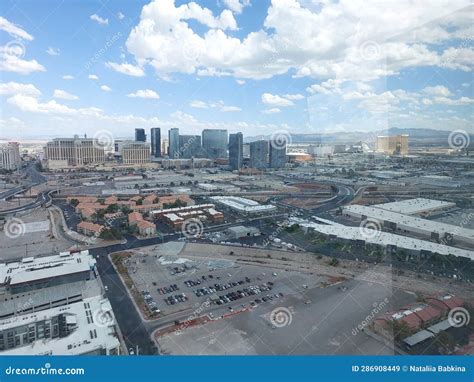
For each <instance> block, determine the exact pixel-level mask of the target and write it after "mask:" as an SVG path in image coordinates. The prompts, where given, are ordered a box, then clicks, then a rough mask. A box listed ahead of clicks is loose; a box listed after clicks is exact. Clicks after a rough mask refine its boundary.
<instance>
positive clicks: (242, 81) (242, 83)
mask: <svg viewBox="0 0 474 382" xmlns="http://www.w3.org/2000/svg"><path fill="white" fill-rule="evenodd" d="M235 82H237V83H238V84H239V85H245V83H246V82H245V81H244V80H235Z"/></svg>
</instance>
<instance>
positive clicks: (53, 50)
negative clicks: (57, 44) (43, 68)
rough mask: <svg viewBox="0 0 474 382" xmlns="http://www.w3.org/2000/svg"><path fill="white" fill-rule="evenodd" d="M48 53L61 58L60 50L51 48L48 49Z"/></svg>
mask: <svg viewBox="0 0 474 382" xmlns="http://www.w3.org/2000/svg"><path fill="white" fill-rule="evenodd" d="M46 53H47V54H49V55H50V56H59V53H60V50H59V49H55V48H53V47H51V46H50V47H48V49H46Z"/></svg>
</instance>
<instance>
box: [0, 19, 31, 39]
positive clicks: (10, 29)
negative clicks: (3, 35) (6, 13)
mask: <svg viewBox="0 0 474 382" xmlns="http://www.w3.org/2000/svg"><path fill="white" fill-rule="evenodd" d="M0 30H3V31H5V32H7V33H8V34H9V35H10V36H12V37H15V38H21V39H23V40H27V41H33V36H32V35H30V34H29V33H28V32H26V31H25V30H24V29H22V28H21V27H19V26H18V25H15V24H13V23H12V22H10V21H8V20H7V19H6V18H4V17H1V16H0Z"/></svg>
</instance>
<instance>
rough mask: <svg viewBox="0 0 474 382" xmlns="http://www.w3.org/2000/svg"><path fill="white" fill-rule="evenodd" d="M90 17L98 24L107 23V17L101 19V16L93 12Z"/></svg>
mask: <svg viewBox="0 0 474 382" xmlns="http://www.w3.org/2000/svg"><path fill="white" fill-rule="evenodd" d="M90 19H91V20H92V21H95V22H96V23H97V24H100V25H109V19H103V18H102V17H100V16H99V15H97V14H95V13H94V14H93V15H91V16H90Z"/></svg>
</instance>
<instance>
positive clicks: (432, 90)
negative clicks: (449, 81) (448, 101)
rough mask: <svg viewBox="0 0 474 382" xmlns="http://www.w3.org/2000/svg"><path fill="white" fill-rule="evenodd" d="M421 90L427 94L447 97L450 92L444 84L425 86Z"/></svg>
mask: <svg viewBox="0 0 474 382" xmlns="http://www.w3.org/2000/svg"><path fill="white" fill-rule="evenodd" d="M423 92H424V93H426V94H429V95H435V96H443V97H449V96H450V95H451V92H450V91H449V89H448V88H447V87H446V86H442V85H438V86H427V87H425V88H424V89H423Z"/></svg>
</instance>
